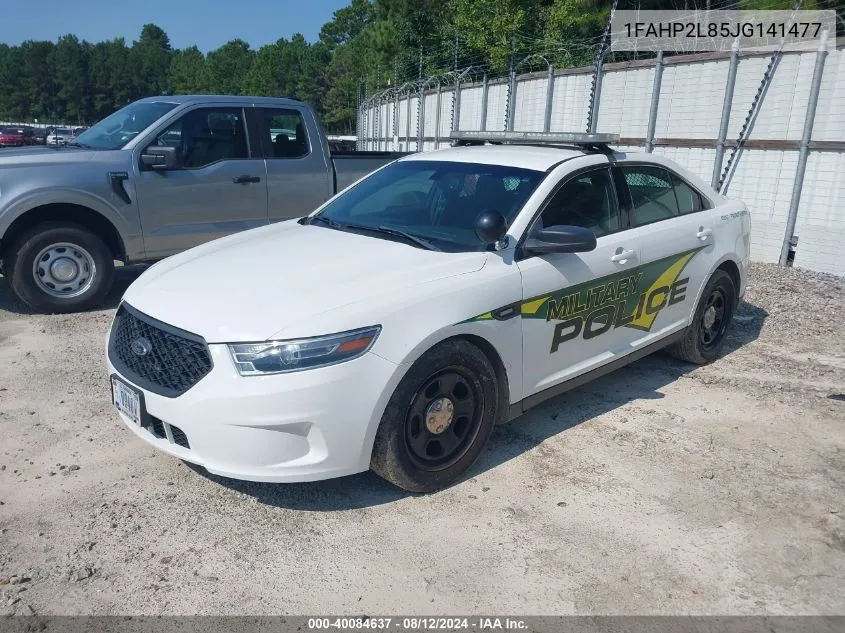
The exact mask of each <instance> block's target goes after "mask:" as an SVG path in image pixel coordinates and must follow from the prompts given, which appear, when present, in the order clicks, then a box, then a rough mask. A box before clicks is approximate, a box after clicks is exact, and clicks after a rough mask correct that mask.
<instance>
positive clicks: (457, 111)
mask: <svg viewBox="0 0 845 633" xmlns="http://www.w3.org/2000/svg"><path fill="white" fill-rule="evenodd" d="M459 129H461V80H460V79H458V80H457V81H456V82H455V96H454V97H453V98H452V131H453V132H454V131H455V130H459Z"/></svg>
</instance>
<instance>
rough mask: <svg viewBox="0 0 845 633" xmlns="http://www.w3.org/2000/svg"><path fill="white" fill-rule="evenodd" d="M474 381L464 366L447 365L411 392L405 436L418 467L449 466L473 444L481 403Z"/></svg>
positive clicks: (432, 468)
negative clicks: (446, 367)
mask: <svg viewBox="0 0 845 633" xmlns="http://www.w3.org/2000/svg"><path fill="white" fill-rule="evenodd" d="M477 383H478V381H477V379H473V378H472V377H471V376H469V375H467V373H466V371H465V370H462V369H461V368H458V367H450V368H448V369H446V370H444V371H441V372H438V373H436V374H434V375H433V376H431V377H430V378H428V379H427V380H425V381H424V382H423V386H422V388H421V389H420V390H419V391H418V392H417V393H416V394H415V395H414V398H413V399H412V401H411V407H410V410H409V411H408V415H407V417H406V421H405V440H406V442H407V446H408V451H409V454H410V456H411V458H412V459H413V460H414V461H415V462H416V463H417V464H418V465H419V467H420V468H422V469H425V470H440V469H443V468H448V467H449V466H451V465H452V464H454V463H455V462H456V461H458V460H459V459H460V458H461V456H462V455H463V454H464V453H465V452H466V449H467V448H468V447H469V446H470V445H471V444H472V441H473V440H474V439H475V436H476V435H477V434H478V430H479V428H480V425H481V414H482V411H483V405H484V399H483V396H482V394H481V391H480V385H479V384H477Z"/></svg>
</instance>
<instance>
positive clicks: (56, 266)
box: [5, 222, 114, 313]
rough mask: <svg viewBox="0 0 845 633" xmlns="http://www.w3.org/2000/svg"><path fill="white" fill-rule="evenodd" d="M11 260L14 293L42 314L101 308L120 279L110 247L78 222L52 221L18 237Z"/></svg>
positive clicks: (10, 270)
mask: <svg viewBox="0 0 845 633" xmlns="http://www.w3.org/2000/svg"><path fill="white" fill-rule="evenodd" d="M5 260H6V270H7V273H8V278H9V281H10V283H11V286H12V291H13V292H14V293H15V295H17V296H18V298H20V299H21V301H23V302H24V303H25V304H26V305H28V306H29V307H30V308H32V309H33V310H37V311H39V312H46V313H59V312H78V311H80V310H87V309H89V308H94V307H98V306H100V305H101V304H102V302H103V299H105V296H106V294H107V293H108V291H109V289H110V288H111V285H112V280H113V279H114V256H113V254H112V252H111V251H110V250H109V247H108V246H106V244H105V242H103V240H102V239H100V238H99V237H97V236H96V235H95V234H94V233H92V232H91V231H89V230H88V229H86V228H83V227H81V226H78V225H75V224H63V223H59V222H46V223H44V224H39V225H36V226H34V227H32V228H31V229H29V230H28V231H26V232H25V233H24V234H23V235H21V236H20V237H19V238H18V239H17V240H16V241H15V243H14V244H13V245H12V247H11V248H10V249H9V252H8V254H7V255H6V258H5Z"/></svg>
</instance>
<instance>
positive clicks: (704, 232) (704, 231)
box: [695, 226, 713, 242]
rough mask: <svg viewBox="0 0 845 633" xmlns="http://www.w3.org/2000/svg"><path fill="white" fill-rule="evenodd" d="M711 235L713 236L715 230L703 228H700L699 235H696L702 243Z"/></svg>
mask: <svg viewBox="0 0 845 633" xmlns="http://www.w3.org/2000/svg"><path fill="white" fill-rule="evenodd" d="M711 235H713V229H705V228H704V227H703V226H699V227H698V233H696V234H695V236H696V237H697V238H698V239H700V240H701V241H702V242H703V241H704V240H706V239H708V238H709V237H710V236H711Z"/></svg>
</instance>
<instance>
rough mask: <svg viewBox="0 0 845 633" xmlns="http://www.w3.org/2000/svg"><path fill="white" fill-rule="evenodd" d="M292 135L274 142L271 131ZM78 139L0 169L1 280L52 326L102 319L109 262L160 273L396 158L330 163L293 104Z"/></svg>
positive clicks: (124, 123)
mask: <svg viewBox="0 0 845 633" xmlns="http://www.w3.org/2000/svg"><path fill="white" fill-rule="evenodd" d="M288 128H289V129H291V130H293V135H292V136H290V135H288V134H277V135H276V137H275V139H274V141H273V142H271V132H270V131H271V130H272V129H288ZM247 129H249V130H250V134H251V135H253V134H254V136H251V137H250V139H249V141H247V135H246V130H247ZM253 130H254V132H253ZM70 132H72V130H70V129H67V128H57V129H55V130H53V132H52V133H51V134H50V136H49V137H48V141H49V142H50V144H51V145H53V149H48V148H35V147H32V148H24V149H19V150H6V151H4V152H3V154H2V156H0V191H2V194H3V195H2V196H0V258H2V261H3V265H4V272H5V275H6V277H7V278H8V279H9V281H10V283H11V287H12V290H13V292H14V293H15V294H16V295H17V296H18V297H19V298H21V300H23V301H24V302H25V303H26V304H27V305H29V306H31V307H32V308H34V309H36V310H42V311H47V312H68V311H75V310H82V309H85V308H89V307H93V306H97V305H99V304H100V303H101V301H102V300H103V298H104V297H105V295H106V293H107V292H108V290H109V288H110V287H111V282H112V277H113V273H114V260H120V261H123V262H126V263H131V262H143V261H154V260H159V259H162V258H163V257H167V256H169V255H173V254H174V253H178V252H180V251H182V250H185V249H187V248H190V247H192V246H196V245H198V244H201V243H203V242H207V241H209V240H212V239H215V238H218V237H222V236H224V235H227V234H229V233H234V232H236V231H241V230H244V229H248V228H252V227H256V226H261V225H264V224H269V223H271V222H278V221H280V220H286V219H289V218H293V217H301V216H303V215H305V214H307V213H309V212H311V211H312V210H313V209H315V208H316V207H317V206H319V205H320V204H321V203H322V202H324V201H325V200H326V199H328V198H329V197H331V196H333V195H334V194H335V193H336V192H337V191H340V190H341V189H343V188H344V187H346V186H347V185H349V184H351V183H352V182H354V181H356V180H358V179H359V178H360V177H362V176H364V175H366V174H367V173H369V172H370V171H372V170H373V169H376V168H378V167H381V166H382V165H384V164H386V163H389V162H391V161H393V160H395V159H396V158H397V157H398V156H399V155H398V154H397V155H394V154H390V153H386V152H382V153H379V152H371V153H357V154H344V155H343V156H338V157H335V158H333V157H332V155H331V153H330V152H329V149H328V144H327V142H326V137H325V135H324V134H323V132H322V128H321V126H320V124H319V122H318V121H317V119H316V117H315V115H314V112H313V110H312V109H311V108H310V107H309V106H308V105H306V104H304V103H302V102H299V101H295V100H289V99H271V98H260V97H215V96H209V95H201V96H174V97H152V98H148V99H142V100H140V101H137V102H135V103H132V104H130V105H128V106H126V107H125V108H123V109H121V110H119V111H118V112H115V113H114V114H112V115H111V116H109V117H106V118H105V119H103V120H102V121H100V122H99V123H97V124H96V125H94V126H92V127H91V128H90V129H88V130H86V131H84V132H82V133H81V134H80V135H79V136H78V137H76V138H75V139H73V140H69V141H68V140H67V139H68V138H70ZM56 147H58V148H61V151H56V149H55V148H56Z"/></svg>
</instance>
